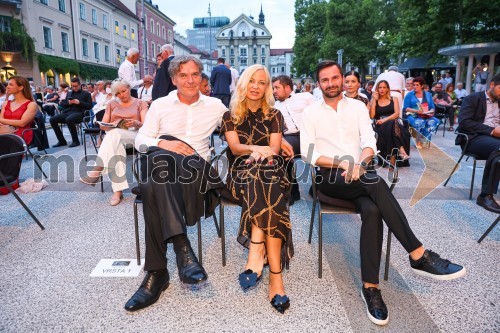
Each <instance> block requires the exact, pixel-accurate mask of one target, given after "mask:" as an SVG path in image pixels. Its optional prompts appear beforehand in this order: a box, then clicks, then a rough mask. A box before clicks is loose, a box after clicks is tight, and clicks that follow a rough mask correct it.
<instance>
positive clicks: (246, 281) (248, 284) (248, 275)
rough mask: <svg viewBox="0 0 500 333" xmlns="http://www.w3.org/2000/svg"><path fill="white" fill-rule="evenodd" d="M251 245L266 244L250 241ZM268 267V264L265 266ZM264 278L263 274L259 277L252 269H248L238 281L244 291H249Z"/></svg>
mask: <svg viewBox="0 0 500 333" xmlns="http://www.w3.org/2000/svg"><path fill="white" fill-rule="evenodd" d="M250 243H252V244H264V243H265V242H264V241H262V242H253V241H251V240H250ZM264 266H266V264H264ZM261 278H262V272H261V273H260V275H257V273H256V272H254V271H253V270H251V269H247V270H246V271H244V272H243V273H241V274H240V275H239V277H238V280H239V281H240V286H241V288H242V289H243V291H247V290H249V289H250V288H254V287H255V286H256V285H257V283H258V282H259V281H260V280H261Z"/></svg>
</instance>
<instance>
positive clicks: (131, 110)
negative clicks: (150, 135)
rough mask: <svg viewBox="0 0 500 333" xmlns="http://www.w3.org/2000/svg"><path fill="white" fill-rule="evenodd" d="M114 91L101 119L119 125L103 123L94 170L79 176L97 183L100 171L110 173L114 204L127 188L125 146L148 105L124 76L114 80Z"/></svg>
mask: <svg viewBox="0 0 500 333" xmlns="http://www.w3.org/2000/svg"><path fill="white" fill-rule="evenodd" d="M111 92H112V94H113V95H114V96H115V97H116V98H117V99H115V100H112V101H110V102H109V103H108V104H107V106H106V111H105V113H104V117H103V118H102V121H103V122H105V123H118V122H121V123H122V124H123V125H121V126H120V127H118V128H110V127H104V126H101V129H102V130H104V131H106V132H107V134H106V136H105V137H104V139H103V140H102V143H101V147H100V149H99V153H98V154H97V156H98V159H97V162H96V166H95V167H94V169H93V170H92V171H90V172H89V173H88V175H87V176H84V177H82V178H81V179H80V181H81V182H83V183H85V184H89V185H92V186H94V185H95V184H96V183H97V182H98V181H99V180H100V176H101V174H102V175H104V174H110V178H111V188H112V189H113V195H112V196H111V199H110V200H109V204H110V205H111V206H116V205H118V204H119V203H120V202H121V201H122V199H123V190H125V189H127V188H128V182H127V177H126V169H125V165H126V164H125V160H126V157H127V152H126V150H125V149H126V146H132V145H133V144H134V142H135V137H136V136H137V131H138V130H139V128H141V126H142V124H143V122H144V117H145V115H146V111H147V110H148V105H147V104H146V102H145V101H142V100H140V99H137V98H134V97H132V96H131V94H130V85H129V84H128V82H127V81H125V80H120V81H115V82H113V84H112V85H111Z"/></svg>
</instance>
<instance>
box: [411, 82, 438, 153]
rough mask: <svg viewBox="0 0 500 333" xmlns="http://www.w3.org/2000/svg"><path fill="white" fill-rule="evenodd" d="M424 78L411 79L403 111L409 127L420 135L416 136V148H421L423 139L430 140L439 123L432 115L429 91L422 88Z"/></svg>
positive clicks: (432, 108) (431, 101) (432, 103)
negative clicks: (411, 89) (411, 87)
mask: <svg viewBox="0 0 500 333" xmlns="http://www.w3.org/2000/svg"><path fill="white" fill-rule="evenodd" d="M423 85H424V79H423V78H421V77H416V78H414V79H413V91H410V92H409V93H408V94H406V96H405V99H404V105H403V112H404V113H405V114H406V119H407V120H408V123H409V124H410V126H411V127H413V128H415V130H416V131H417V132H419V133H420V136H419V137H417V148H418V149H422V148H423V145H422V143H424V141H426V140H428V141H430V140H431V138H432V132H434V131H435V130H436V128H437V126H438V125H439V119H437V118H436V117H434V109H435V106H434V102H433V100H432V96H431V94H430V93H429V92H427V91H424V90H423V89H422V87H423Z"/></svg>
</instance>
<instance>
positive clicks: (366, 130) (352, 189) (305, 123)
mask: <svg viewBox="0 0 500 333" xmlns="http://www.w3.org/2000/svg"><path fill="white" fill-rule="evenodd" d="M316 77H317V78H318V82H319V85H320V87H321V90H322V92H323V98H324V102H322V103H315V104H313V105H311V106H309V107H308V108H306V109H305V110H304V113H303V115H302V128H301V131H300V137H301V138H300V144H301V152H302V157H303V159H304V160H306V161H307V162H308V163H311V164H312V165H315V166H318V167H320V174H321V176H322V177H321V180H320V182H319V184H318V188H319V190H320V191H321V192H322V193H323V194H324V195H327V196H330V197H333V198H337V199H343V200H349V201H352V202H353V203H354V204H355V205H356V208H357V210H359V212H360V214H361V221H362V224H361V236H360V257H361V280H362V287H361V297H362V299H363V301H364V303H365V305H366V310H367V313H368V318H369V319H370V321H372V322H373V323H375V324H377V325H385V324H387V322H388V320H389V311H388V310H387V306H386V305H385V303H384V301H383V299H382V294H381V291H380V289H378V287H379V270H380V259H381V253H382V243H383V242H382V238H383V237H382V236H383V232H382V231H383V229H382V227H383V225H382V221H385V223H386V224H387V226H388V228H389V229H390V230H391V231H392V233H393V234H394V236H395V237H396V239H397V240H398V241H399V243H401V245H402V246H403V247H404V249H405V250H406V252H408V253H409V262H410V266H411V269H412V271H413V272H415V273H416V274H419V275H423V276H427V277H431V278H434V279H437V280H451V279H455V278H458V277H461V276H463V275H464V274H465V268H464V267H462V266H460V265H457V264H454V263H451V262H450V261H448V260H445V259H443V258H440V256H439V255H438V254H437V253H435V252H433V251H430V250H426V249H425V248H424V247H423V245H422V243H421V242H420V241H419V240H418V238H417V237H416V236H415V235H414V234H413V231H412V230H411V228H410V225H409V224H408V220H407V218H406V216H405V214H404V212H403V210H402V209H401V207H400V206H399V203H398V201H397V200H396V198H394V196H393V194H392V193H391V191H390V190H389V187H388V186H387V183H386V182H385V181H384V180H383V179H381V178H380V177H379V176H377V175H376V174H372V173H370V174H367V173H365V171H366V167H367V163H368V162H369V161H370V160H371V159H372V157H373V155H374V154H375V152H376V151H377V146H376V141H375V133H374V132H373V128H372V125H371V121H370V117H369V115H368V112H367V111H366V106H365V105H364V103H362V102H360V101H357V100H354V99H351V98H347V97H345V96H343V95H342V85H343V76H342V68H341V67H340V66H339V65H338V64H337V63H336V62H335V61H332V60H324V61H321V62H320V63H319V64H318V66H317V70H316ZM311 147H312V148H311ZM310 149H311V151H310ZM340 158H342V159H340ZM450 297H453V295H450Z"/></svg>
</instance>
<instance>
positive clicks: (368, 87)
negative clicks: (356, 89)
mask: <svg viewBox="0 0 500 333" xmlns="http://www.w3.org/2000/svg"><path fill="white" fill-rule="evenodd" d="M374 85H375V81H373V80H370V81H368V82H366V84H365V87H364V88H363V89H361V90H360V92H361V93H362V94H365V95H366V98H368V100H369V101H371V100H372V93H373V86H374Z"/></svg>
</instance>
